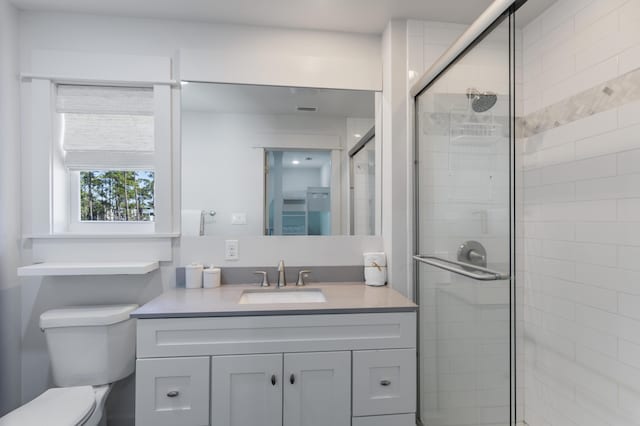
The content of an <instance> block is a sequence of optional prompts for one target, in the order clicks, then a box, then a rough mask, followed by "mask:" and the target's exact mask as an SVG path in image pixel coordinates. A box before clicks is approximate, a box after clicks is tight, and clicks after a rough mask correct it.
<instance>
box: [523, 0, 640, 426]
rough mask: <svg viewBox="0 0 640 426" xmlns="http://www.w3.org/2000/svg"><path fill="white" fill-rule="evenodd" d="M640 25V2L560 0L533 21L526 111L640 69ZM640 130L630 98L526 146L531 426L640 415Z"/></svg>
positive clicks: (638, 112) (528, 34) (621, 421)
mask: <svg viewBox="0 0 640 426" xmlns="http://www.w3.org/2000/svg"><path fill="white" fill-rule="evenodd" d="M639 22H640V1H638V0H629V1H625V0H559V1H558V2H557V3H556V4H555V5H554V6H552V7H551V8H550V9H548V10H547V11H546V12H545V13H543V14H542V15H541V16H540V17H538V18H537V19H536V20H535V21H533V22H532V23H531V24H529V25H528V26H527V27H526V28H525V29H524V58H523V61H524V64H523V65H524V66H523V75H524V77H523V78H524V93H525V99H524V101H525V105H524V110H525V117H526V116H527V115H528V114H531V113H534V112H536V111H540V109H542V108H545V107H548V106H550V105H552V104H556V103H561V104H562V103H564V104H565V105H566V107H567V108H571V106H570V105H569V102H568V100H569V97H571V96H573V95H575V94H577V93H579V92H581V91H583V90H586V89H589V88H592V87H595V86H598V85H599V84H601V83H604V82H606V81H608V80H611V79H614V78H617V77H618V76H620V75H622V74H624V73H627V72H628V71H631V70H633V69H637V68H638V67H640V26H639V25H638V23H639ZM635 81H636V89H635V90H636V91H637V90H638V86H640V81H639V79H637V78H636V80H635ZM631 93H633V91H630V92H629V94H631ZM636 99H637V98H636ZM574 103H575V102H574ZM579 105H581V106H582V107H583V110H584V111H589V109H590V108H592V107H596V106H597V102H595V98H591V99H589V98H585V99H582V100H581V101H580V103H579ZM550 119H551V120H553V119H554V117H550ZM552 122H553V121H552ZM639 133H640V103H638V102H629V103H627V104H625V105H623V106H620V107H617V108H613V109H609V110H606V111H604V112H600V113H597V114H595V115H592V116H589V115H587V116H586V117H585V118H582V119H580V120H578V121H573V122H571V123H569V124H564V125H561V126H559V127H557V128H554V129H552V130H548V131H546V132H543V133H539V134H537V135H535V136H532V137H530V138H528V139H526V140H524V141H522V142H521V143H522V145H521V146H520V147H519V148H520V149H521V152H522V162H523V167H524V179H523V182H522V185H523V186H524V221H525V223H524V254H523V260H524V265H523V262H520V265H523V269H524V271H523V276H524V279H525V332H526V335H525V338H526V347H525V358H526V366H525V368H526V378H525V385H526V392H525V397H526V402H525V420H526V421H527V423H528V424H529V425H531V426H542V425H550V424H553V425H567V426H573V425H576V426H577V425H580V426H585V425H605V424H607V425H638V424H640V315H639V312H640V309H639V308H640V287H639V286H638V282H640V268H639V267H638V265H639V263H638V258H637V255H638V253H640V250H639V248H640V238H639V237H640V222H639V221H640V210H638V206H640V192H639V191H638V188H639V187H640V186H639V185H638V182H640V168H639V167H638V164H640V163H639V162H638V159H640V139H639V137H638V134H639Z"/></svg>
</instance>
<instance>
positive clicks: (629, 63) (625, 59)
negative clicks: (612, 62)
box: [619, 45, 640, 75]
mask: <svg viewBox="0 0 640 426" xmlns="http://www.w3.org/2000/svg"><path fill="white" fill-rule="evenodd" d="M638 68H640V45H639V46H636V47H633V48H631V49H628V50H625V51H624V52H623V53H621V54H620V65H619V75H623V74H626V73H628V72H630V71H633V70H635V69H638Z"/></svg>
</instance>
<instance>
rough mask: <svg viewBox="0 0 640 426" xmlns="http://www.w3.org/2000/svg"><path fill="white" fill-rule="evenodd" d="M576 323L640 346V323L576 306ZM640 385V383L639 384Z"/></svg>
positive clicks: (598, 310) (594, 309)
mask: <svg viewBox="0 0 640 426" xmlns="http://www.w3.org/2000/svg"><path fill="white" fill-rule="evenodd" d="M576 322H577V323H579V324H582V325H584V326H587V327H591V328H594V329H596V330H600V331H602V332H604V333H607V334H610V335H612V336H616V337H620V338H623V339H626V340H629V341H631V342H634V343H638V344H640V321H637V320H635V319H632V318H627V317H623V316H620V315H617V314H614V313H610V312H605V311H602V310H600V309H596V308H591V307H588V306H580V305H576ZM638 384H639V385H640V382H638Z"/></svg>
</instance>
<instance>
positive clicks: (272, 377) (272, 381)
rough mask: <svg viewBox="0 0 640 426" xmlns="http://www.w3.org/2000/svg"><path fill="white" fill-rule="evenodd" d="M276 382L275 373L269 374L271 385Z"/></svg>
mask: <svg viewBox="0 0 640 426" xmlns="http://www.w3.org/2000/svg"><path fill="white" fill-rule="evenodd" d="M277 382H278V381H277V380H276V375H275V374H272V375H271V384H272V385H273V386H275V385H276V383H277Z"/></svg>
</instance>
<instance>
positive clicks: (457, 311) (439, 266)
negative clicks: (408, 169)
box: [412, 1, 516, 426]
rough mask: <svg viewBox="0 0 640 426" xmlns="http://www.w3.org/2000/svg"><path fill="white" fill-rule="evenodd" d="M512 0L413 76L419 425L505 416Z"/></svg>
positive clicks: (510, 319) (510, 371)
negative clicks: (419, 75) (415, 79)
mask: <svg viewBox="0 0 640 426" xmlns="http://www.w3.org/2000/svg"><path fill="white" fill-rule="evenodd" d="M515 8H516V6H515V5H513V2H508V1H496V2H494V4H493V5H492V6H491V7H490V8H489V10H488V11H487V12H485V14H484V15H483V16H482V17H481V18H480V19H479V20H478V21H476V23H475V24H473V25H472V26H471V27H470V28H469V30H468V31H467V32H466V33H465V34H464V35H463V36H462V37H461V38H460V39H459V40H458V41H457V42H456V43H455V44H454V45H453V46H452V47H451V48H450V49H449V51H448V52H447V53H445V54H444V55H443V57H442V58H441V59H440V60H439V61H438V62H436V64H434V65H433V66H432V68H431V69H430V70H429V71H427V73H426V75H425V76H424V77H423V78H422V79H421V80H420V81H419V82H418V83H417V84H416V86H414V88H413V89H412V95H413V96H414V97H415V147H414V148H415V151H414V154H415V160H416V166H415V185H414V187H415V209H416V211H415V239H414V245H415V252H414V253H415V256H414V261H415V262H414V265H415V291H414V295H415V298H416V302H417V303H418V304H419V306H420V311H419V327H418V328H419V401H418V411H419V422H421V423H419V424H423V425H427V426H445V425H447V426H458V425H472V426H479V425H492V426H497V425H505V426H506V425H512V424H515V420H516V413H515V407H516V403H515V398H516V396H515V391H516V382H515V342H516V340H515V315H516V312H515V303H514V302H515V274H514V272H513V271H514V270H515V269H514V268H515V265H514V263H515V253H514V242H515V240H514V236H515V229H514V228H515V222H514V211H515V208H514V195H515V191H514V164H515V163H514V158H515V157H514V152H513V151H514V150H513V147H514V137H515V136H514V125H515V89H514V88H515V83H514V73H515V65H514V64H515V61H514V57H515V43H514V34H515V31H514V28H515V27H514V13H515Z"/></svg>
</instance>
